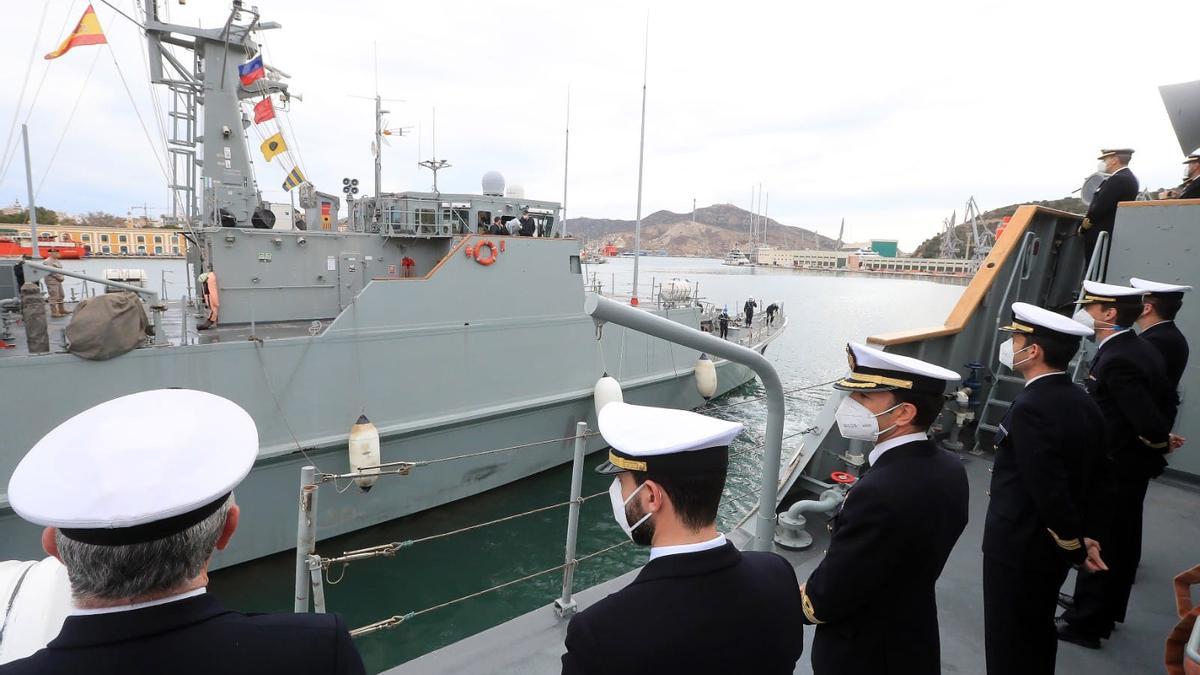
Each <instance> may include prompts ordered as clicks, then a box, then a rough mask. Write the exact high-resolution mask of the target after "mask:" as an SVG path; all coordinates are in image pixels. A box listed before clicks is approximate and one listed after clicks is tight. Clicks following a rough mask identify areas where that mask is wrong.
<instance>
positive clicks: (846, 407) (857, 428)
mask: <svg viewBox="0 0 1200 675" xmlns="http://www.w3.org/2000/svg"><path fill="white" fill-rule="evenodd" d="M901 405H904V404H903V403H897V404H896V405H894V406H892V407H890V408H888V409H887V410H884V411H883V412H881V413H879V414H875V413H873V412H871V411H870V410H868V409H867V406H865V405H863V404H861V403H859V402H858V401H855V400H854V399H853V398H851V397H849V396H847V397H846V398H844V399H842V402H841V404H840V405H839V406H838V409H837V412H836V413H834V418H835V419H837V425H838V433H840V434H841V435H842V438H849V439H850V440H855V441H871V442H874V441H875V440H876V439H878V438H879V437H880V436H882V435H883V434H886V433H887V432H889V431H891V430H892V429H895V428H896V425H895V424H893V425H892V426H890V427H888V428H886V429H884V430H883V431H880V430H879V419H878V418H879V415H886V414H888V413H890V412H891V411H893V410H895V409H896V408H899V407H900V406H901Z"/></svg>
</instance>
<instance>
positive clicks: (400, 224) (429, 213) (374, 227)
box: [359, 199, 474, 238]
mask: <svg viewBox="0 0 1200 675" xmlns="http://www.w3.org/2000/svg"><path fill="white" fill-rule="evenodd" d="M402 204H403V205H404V206H406V207H407V208H404V207H402V206H401V205H402ZM448 204H450V206H447V205H448ZM368 210H369V209H363V211H364V212H365V211H368ZM469 212H470V211H469V210H466V209H461V208H457V209H456V208H454V207H453V205H452V204H451V203H450V202H445V201H439V200H436V199H403V200H397V201H396V202H394V203H392V204H391V205H388V206H385V207H384V208H382V209H381V210H380V222H379V223H378V224H376V223H372V222H368V221H367V219H366V218H365V217H364V215H365V213H364V214H362V215H360V217H359V220H360V221H361V222H362V223H363V226H362V229H363V230H364V231H368V232H378V233H381V234H384V235H386V236H389V237H429V238H433V237H452V236H454V235H460V234H473V233H474V229H473V228H471V226H470V224H469V223H468V222H467V217H464V216H463V214H464V213H469Z"/></svg>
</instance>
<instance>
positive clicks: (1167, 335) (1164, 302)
mask: <svg viewBox="0 0 1200 675" xmlns="http://www.w3.org/2000/svg"><path fill="white" fill-rule="evenodd" d="M1129 285H1130V286H1132V287H1134V288H1136V289H1138V290H1139V291H1144V292H1145V293H1146V295H1144V296H1142V315H1141V316H1139V317H1138V320H1137V327H1138V330H1139V331H1141V332H1140V333H1139V334H1138V335H1139V336H1140V337H1141V338H1142V339H1143V340H1145V341H1146V342H1149V343H1150V345H1151V346H1153V347H1154V348H1155V349H1157V350H1158V353H1159V354H1162V357H1163V361H1164V362H1165V365H1166V367H1167V379H1169V380H1170V381H1171V385H1172V386H1173V387H1175V388H1176V390H1178V389H1179V381H1180V380H1182V379H1183V371H1184V370H1185V369H1187V363H1188V356H1189V354H1190V350H1189V348H1188V341H1187V338H1186V337H1184V336H1183V333H1182V332H1180V330H1179V326H1178V325H1176V323H1175V317H1176V316H1177V315H1178V314H1179V310H1180V309H1181V308H1182V307H1183V294H1184V293H1187V292H1188V291H1190V290H1192V287H1191V286H1184V285H1182V284H1164V283H1160V282H1157V281H1149V280H1147V279H1139V278H1137V277H1133V278H1132V279H1130V280H1129ZM1176 400H1177V401H1178V396H1176Z"/></svg>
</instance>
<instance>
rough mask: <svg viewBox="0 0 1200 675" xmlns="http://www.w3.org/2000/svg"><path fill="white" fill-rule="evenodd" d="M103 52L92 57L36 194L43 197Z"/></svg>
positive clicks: (98, 51)
mask: <svg viewBox="0 0 1200 675" xmlns="http://www.w3.org/2000/svg"><path fill="white" fill-rule="evenodd" d="M101 53H103V52H101V51H100V50H99V49H97V50H96V55H95V56H94V57H92V65H91V66H89V67H88V71H87V75H85V76H84V78H83V84H81V85H79V94H78V95H77V96H76V97H75V104H74V105H72V106H71V113H70V114H69V115H67V123H66V124H65V125H63V130H62V133H61V134H59V136H58V142H57V143H55V144H54V151H53V152H51V153H50V159H49V161H47V162H46V170H45V171H43V172H42V179H41V180H40V181H38V186H37V190H34V193H33V194H34V196H35V198H36V197H41V195H42V186H43V185H45V184H46V178H47V177H48V176H49V175H50V169H51V168H53V166H54V159H55V158H56V157H58V151H59V149H60V148H62V144H63V140H64V139H66V137H67V131H69V130H70V129H71V122H72V121H73V120H74V119H75V111H76V110H78V109H79V102H80V101H82V100H83V92H84V91H85V90H87V86H88V83H89V82H91V79H92V71H93V70H95V69H96V63H97V62H98V61H100V54H101Z"/></svg>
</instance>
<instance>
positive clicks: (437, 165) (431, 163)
mask: <svg viewBox="0 0 1200 675" xmlns="http://www.w3.org/2000/svg"><path fill="white" fill-rule="evenodd" d="M431 136H432V141H433V156H432V157H430V158H429V159H426V160H424V161H421V162H417V166H419V167H422V168H425V169H429V170H430V171H432V172H433V193H434V194H435V195H436V194H439V191H438V182H437V175H438V172H439V171H441V170H442V169H449V168H450V166H451V164H450V162H447V161H446V160H444V159H438V158H437V107H436V106H434V108H433V131H432V133H431Z"/></svg>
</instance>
